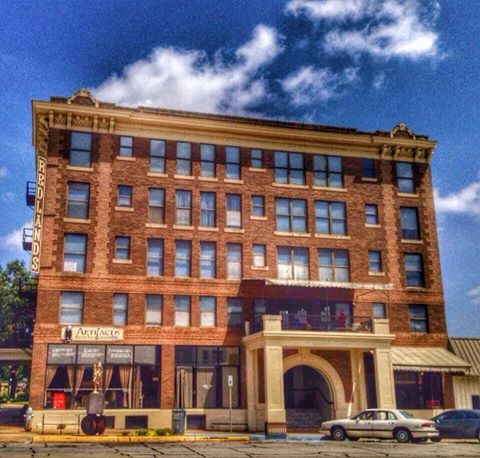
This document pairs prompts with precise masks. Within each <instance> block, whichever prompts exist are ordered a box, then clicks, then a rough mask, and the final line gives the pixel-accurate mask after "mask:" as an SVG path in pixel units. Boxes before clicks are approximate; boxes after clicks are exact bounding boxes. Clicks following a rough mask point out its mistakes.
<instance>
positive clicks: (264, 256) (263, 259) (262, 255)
mask: <svg viewBox="0 0 480 458" xmlns="http://www.w3.org/2000/svg"><path fill="white" fill-rule="evenodd" d="M256 248H261V251H262V252H261V253H260V254H257V253H255V249H256ZM259 258H260V259H261V264H257V262H256V260H258V259H259ZM266 266H267V247H266V245H265V244H264V243H254V244H253V245H252V267H258V268H264V267H266Z"/></svg>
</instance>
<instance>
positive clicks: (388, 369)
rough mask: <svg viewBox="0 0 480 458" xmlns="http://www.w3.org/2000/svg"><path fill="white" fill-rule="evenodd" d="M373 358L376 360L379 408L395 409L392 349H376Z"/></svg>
mask: <svg viewBox="0 0 480 458" xmlns="http://www.w3.org/2000/svg"><path fill="white" fill-rule="evenodd" d="M373 357H374V360H375V385H376V389H377V407H378V408H379V409H382V408H383V409H395V407H396V401H395V382H394V379H393V366H392V356H391V350H390V348H376V349H375V350H374V352H373Z"/></svg>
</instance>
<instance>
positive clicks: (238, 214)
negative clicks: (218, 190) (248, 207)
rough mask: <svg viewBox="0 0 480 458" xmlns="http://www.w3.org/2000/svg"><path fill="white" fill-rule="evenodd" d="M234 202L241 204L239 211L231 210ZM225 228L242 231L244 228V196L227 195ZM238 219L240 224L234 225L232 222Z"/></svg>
mask: <svg viewBox="0 0 480 458" xmlns="http://www.w3.org/2000/svg"><path fill="white" fill-rule="evenodd" d="M233 201H236V203H238V204H239V208H238V210H235V209H232V208H230V205H231V204H232V202H233ZM225 213H226V214H225V227H226V228H229V229H241V228H242V195H241V194H234V193H227V194H225ZM237 218H238V220H239V222H238V224H232V223H231V221H232V219H233V220H236V219H237Z"/></svg>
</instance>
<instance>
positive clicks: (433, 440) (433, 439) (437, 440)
mask: <svg viewBox="0 0 480 458" xmlns="http://www.w3.org/2000/svg"><path fill="white" fill-rule="evenodd" d="M430 440H431V441H432V442H440V441H441V440H442V438H441V437H440V436H438V437H431V438H430Z"/></svg>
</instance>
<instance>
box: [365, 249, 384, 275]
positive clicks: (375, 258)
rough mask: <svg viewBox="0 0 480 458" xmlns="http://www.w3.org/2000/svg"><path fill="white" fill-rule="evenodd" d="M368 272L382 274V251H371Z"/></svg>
mask: <svg viewBox="0 0 480 458" xmlns="http://www.w3.org/2000/svg"><path fill="white" fill-rule="evenodd" d="M368 271H369V272H382V253H381V252H380V251H375V250H370V251H369V252H368Z"/></svg>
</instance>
